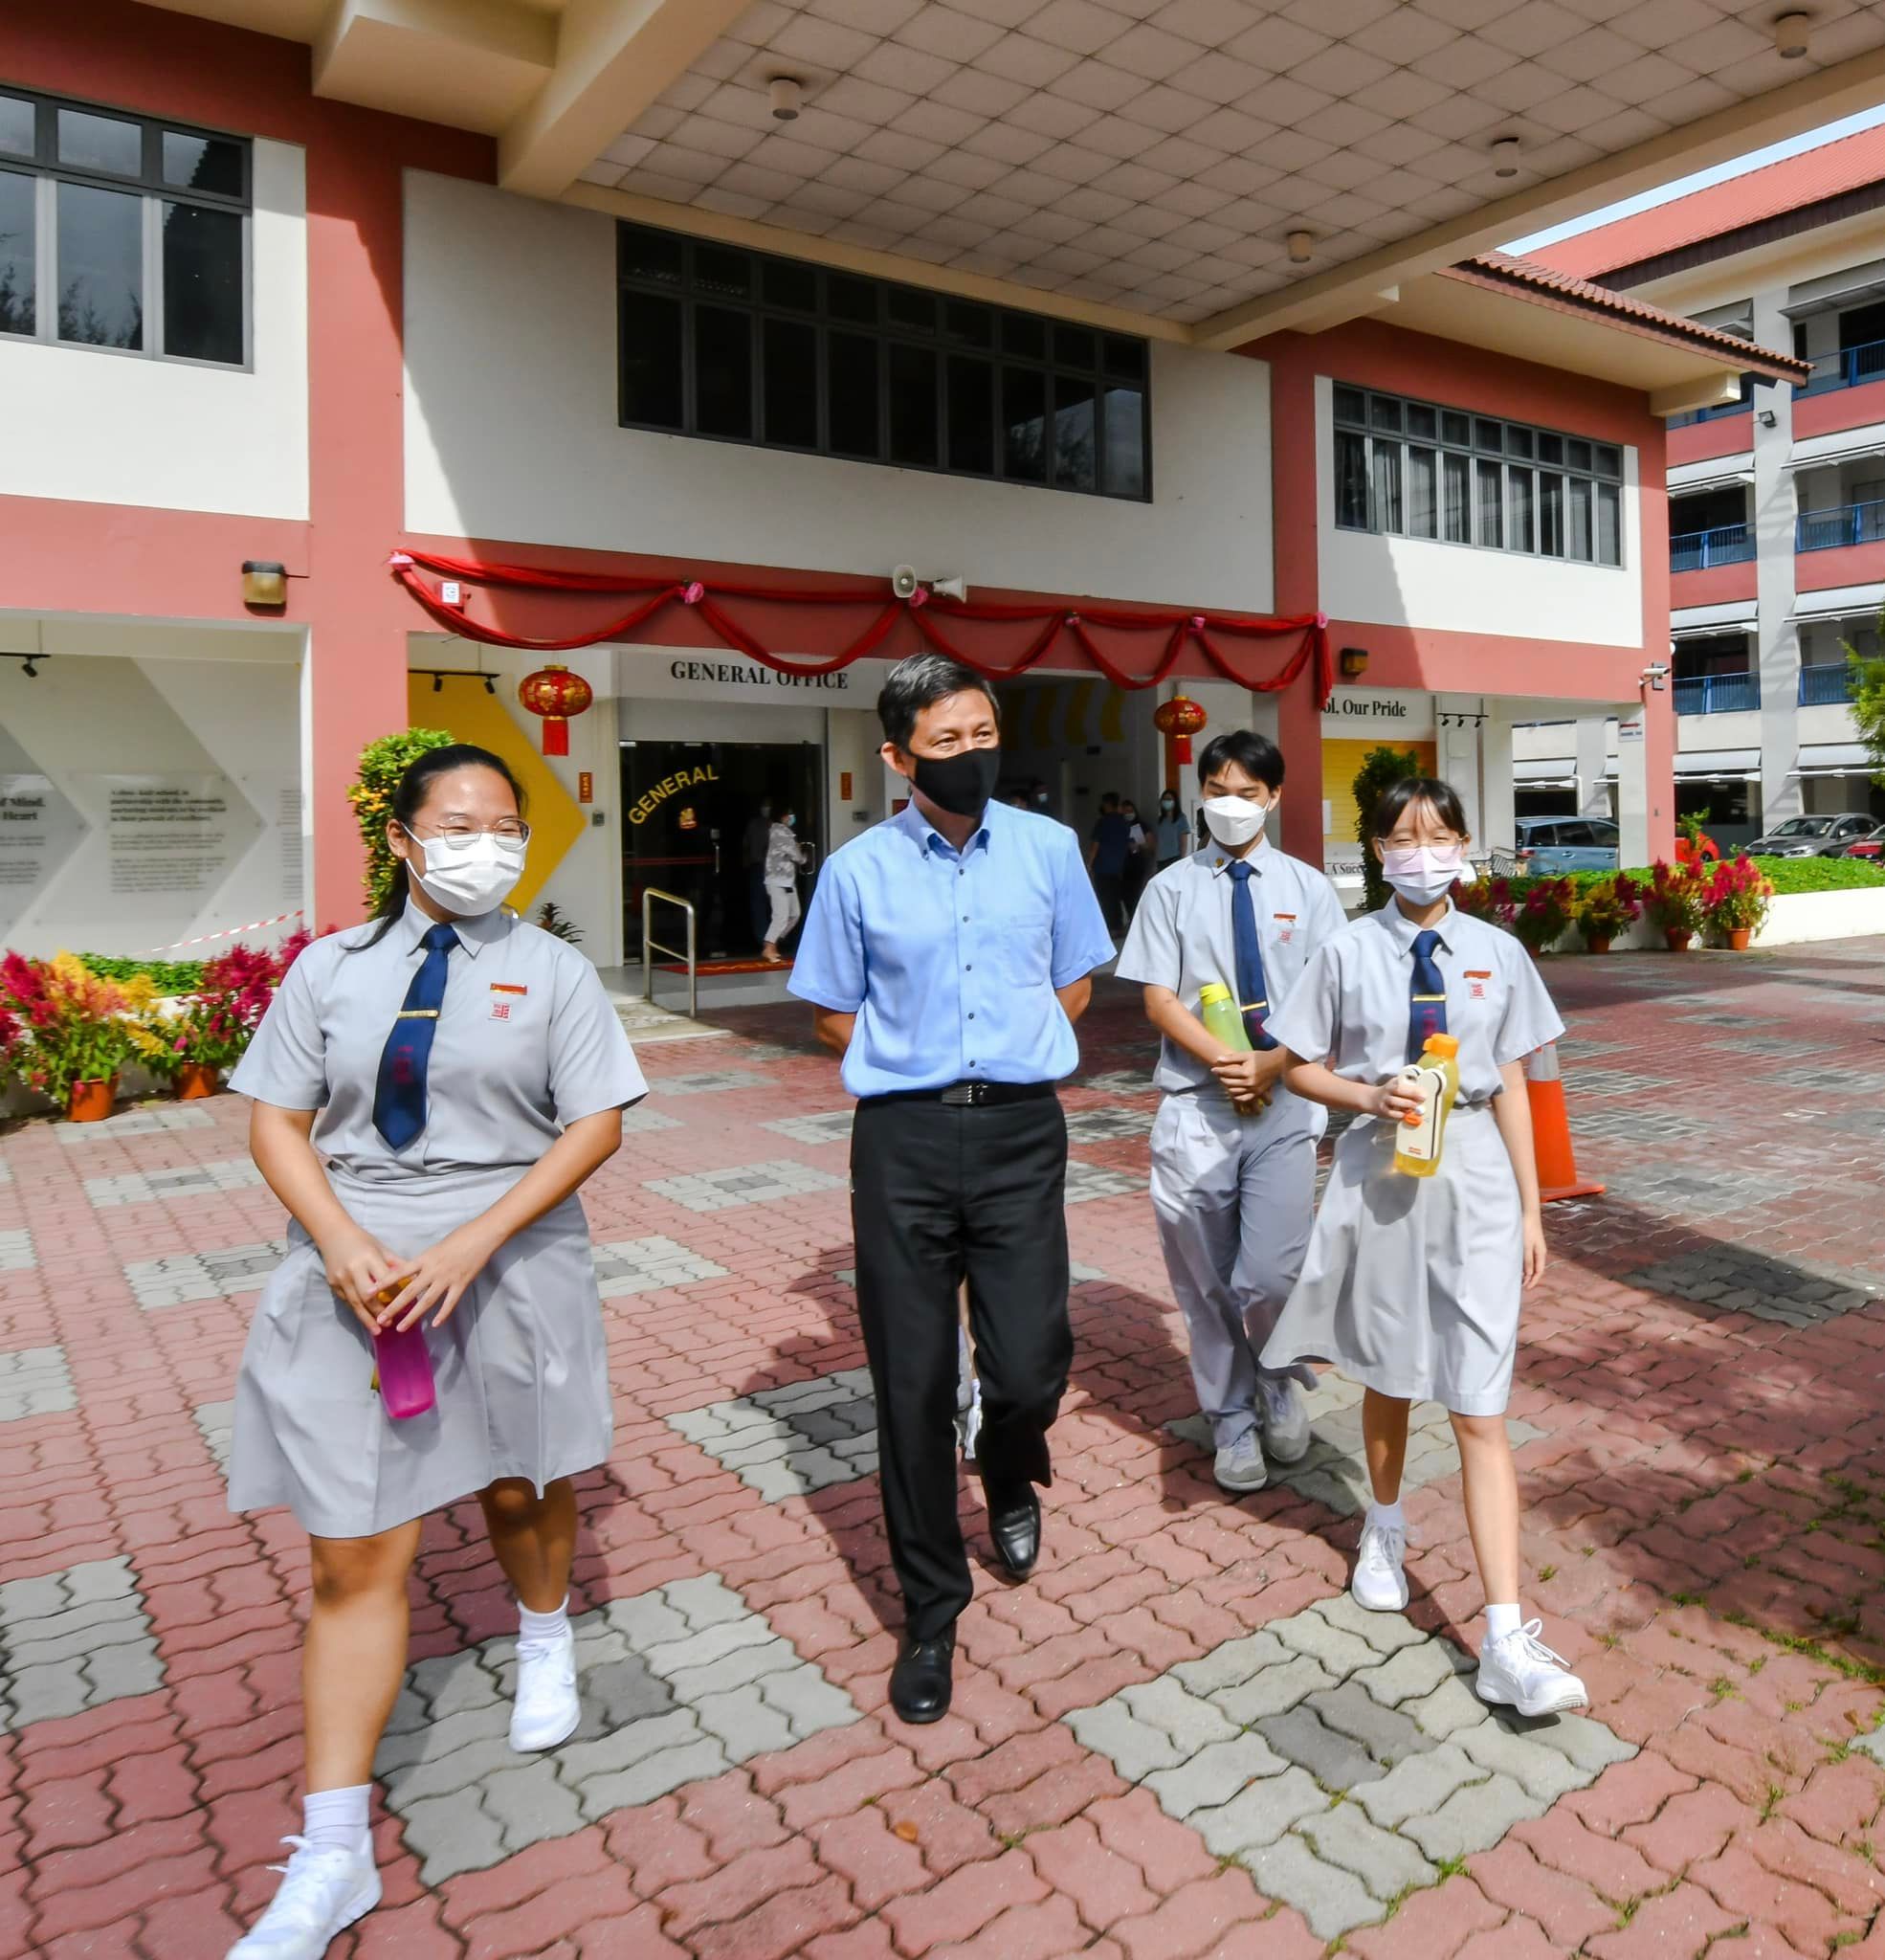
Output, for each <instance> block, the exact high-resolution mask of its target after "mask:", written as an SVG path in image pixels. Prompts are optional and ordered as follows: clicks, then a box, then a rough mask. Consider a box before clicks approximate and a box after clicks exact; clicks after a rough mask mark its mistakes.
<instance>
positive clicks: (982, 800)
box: [910, 748, 1002, 816]
mask: <svg viewBox="0 0 1885 1960" xmlns="http://www.w3.org/2000/svg"><path fill="white" fill-rule="evenodd" d="M912 760H913V761H914V762H915V763H916V766H917V772H916V774H915V775H914V776H912V777H911V779H910V780H911V781H912V782H913V783H914V784H915V785H916V786H917V788H918V789H919V790H920V791H922V793H923V794H924V795H925V796H927V797H928V798H929V800H930V801H931V802H932V803H933V804H935V806H936V807H937V809H938V810H946V811H947V812H948V813H949V814H950V815H951V816H980V815H981V814H982V813H983V811H984V810H985V809H986V808H987V803H988V798H989V797H990V796H992V795H993V794H994V793H995V779H996V778H997V777H998V776H999V775H1000V774H1001V772H1002V752H1001V750H1000V749H999V748H965V749H964V750H963V751H962V752H961V753H960V754H959V755H942V756H935V755H919V756H914V757H912Z"/></svg>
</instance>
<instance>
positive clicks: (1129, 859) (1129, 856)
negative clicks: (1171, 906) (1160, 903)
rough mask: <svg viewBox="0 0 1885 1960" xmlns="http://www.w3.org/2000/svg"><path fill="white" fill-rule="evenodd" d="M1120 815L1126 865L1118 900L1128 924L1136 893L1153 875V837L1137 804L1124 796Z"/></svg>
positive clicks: (1137, 898) (1136, 906)
mask: <svg viewBox="0 0 1885 1960" xmlns="http://www.w3.org/2000/svg"><path fill="white" fill-rule="evenodd" d="M1120 815H1121V816H1122V817H1124V818H1125V820H1126V868H1125V876H1124V878H1123V879H1122V880H1120V904H1121V906H1122V907H1123V909H1124V912H1125V918H1126V924H1128V925H1130V924H1132V915H1133V913H1134V912H1135V911H1136V910H1137V909H1138V906H1139V895H1140V893H1141V892H1142V891H1143V890H1144V889H1145V881H1146V880H1147V879H1149V878H1150V877H1151V876H1152V856H1151V853H1152V839H1151V838H1150V837H1149V836H1148V835H1146V831H1145V826H1144V825H1143V824H1142V823H1141V822H1140V820H1139V805H1138V804H1136V803H1134V802H1133V801H1132V800H1131V799H1130V798H1127V799H1126V800H1125V801H1124V802H1122V803H1121V804H1120Z"/></svg>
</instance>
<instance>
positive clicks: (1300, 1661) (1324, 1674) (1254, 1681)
mask: <svg viewBox="0 0 1885 1960" xmlns="http://www.w3.org/2000/svg"><path fill="white" fill-rule="evenodd" d="M1334 1685H1335V1676H1334V1675H1332V1674H1331V1673H1329V1671H1328V1669H1327V1668H1325V1667H1324V1666H1323V1665H1322V1664H1321V1662H1320V1661H1319V1660H1312V1659H1310V1658H1309V1656H1308V1655H1306V1654H1297V1655H1296V1656H1294V1657H1293V1658H1292V1659H1288V1660H1286V1661H1284V1662H1283V1664H1282V1665H1281V1666H1280V1667H1266V1668H1264V1669H1262V1670H1261V1671H1260V1672H1258V1673H1256V1674H1253V1675H1252V1676H1251V1678H1250V1680H1249V1681H1246V1682H1238V1683H1237V1685H1236V1686H1235V1687H1229V1688H1219V1689H1218V1690H1217V1691H1216V1692H1215V1693H1214V1694H1212V1695H1211V1696H1210V1697H1209V1699H1210V1702H1211V1703H1212V1704H1213V1705H1214V1706H1215V1707H1218V1708H1221V1709H1222V1710H1223V1711H1224V1713H1225V1714H1226V1715H1228V1716H1229V1717H1230V1718H1231V1721H1232V1722H1235V1723H1238V1724H1239V1725H1241V1726H1249V1725H1250V1724H1252V1723H1253V1722H1261V1721H1262V1720H1263V1718H1264V1717H1265V1716H1267V1715H1280V1714H1281V1713H1282V1712H1283V1710H1284V1709H1286V1708H1294V1707H1295V1706H1296V1704H1297V1703H1298V1702H1300V1701H1302V1700H1303V1699H1304V1698H1305V1697H1306V1696H1309V1695H1313V1694H1314V1693H1315V1692H1316V1691H1317V1689H1319V1688H1332V1687H1334Z"/></svg>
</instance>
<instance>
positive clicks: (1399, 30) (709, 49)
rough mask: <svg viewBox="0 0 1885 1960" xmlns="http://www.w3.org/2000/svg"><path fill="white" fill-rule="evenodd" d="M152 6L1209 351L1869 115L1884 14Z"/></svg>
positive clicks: (511, 131)
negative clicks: (1799, 32)
mask: <svg viewBox="0 0 1885 1960" xmlns="http://www.w3.org/2000/svg"><path fill="white" fill-rule="evenodd" d="M168 4H171V5H173V6H175V7H177V8H179V9H180V10H181V11H188V12H192V13H200V14H208V15H211V16H213V17H215V18H219V19H224V20H229V21H231V22H233V23H238V24H240V25H243V26H247V27H252V28H260V29H262V30H263V31H264V32H271V33H280V34H284V35H288V36H290V37H292V38H296V39H300V40H304V41H306V42H308V43H309V44H310V45H311V46H312V48H313V50H314V77H315V86H316V89H317V91H318V92H320V93H322V94H326V95H330V96H336V97H339V98H342V99H344V100H356V101H362V102H366V103H368V104H370V105H372V106H375V107H382V108H388V109H398V110H402V111H404V112H405V113H409V114H417V115H422V116H425V117H428V118H431V119H432V120H434V121H439V122H445V123H455V124H456V125H458V126H462V127H468V128H476V129H480V130H484V131H487V132H489V133H492V134H494V135H496V136H498V137H499V157H500V178H501V180H502V181H503V182H504V183H505V184H506V185H507V186H509V187H510V188H512V189H519V190H523V191H527V192H530V193H533V194H536V195H540V196H553V197H554V196H565V195H571V194H574V195H578V196H581V197H582V198H583V199H584V201H586V202H591V203H595V202H605V201H606V199H607V196H608V194H610V193H613V194H614V195H616V196H617V197H619V198H621V199H622V205H621V208H623V209H632V210H634V211H635V212H636V213H637V214H638V215H641V216H643V217H649V216H656V217H658V215H659V214H660V213H662V212H666V213H668V214H669V215H670V216H671V217H672V219H673V221H675V222H676V223H678V224H682V225H684V226H690V227H712V228H716V229H721V230H724V229H725V228H726V227H728V226H738V227H740V228H741V234H742V235H749V236H751V237H753V238H754V239H755V240H757V241H763V236H764V234H768V233H769V234H773V235H772V242H774V243H775V244H777V245H778V246H779V247H780V249H785V250H793V249H798V250H811V251H813V252H816V251H818V250H819V249H820V248H817V247H814V246H812V245H811V244H810V242H809V241H811V240H814V239H817V240H823V241H825V247H824V249H825V250H826V251H827V252H831V253H842V254H844V255H846V256H852V257H854V258H855V256H859V255H869V256H871V257H872V258H874V259H875V258H879V257H880V258H882V259H883V260H885V261H894V262H896V263H898V264H899V265H901V267H902V268H903V269H904V271H905V274H906V276H909V277H916V278H921V277H924V276H925V268H934V269H936V270H935V273H934V274H932V275H931V276H932V277H942V278H949V277H952V276H953V277H955V278H964V277H975V278H989V279H996V280H1000V281H1002V282H1004V283H1008V284H1012V285H1015V286H1019V287H1023V288H1031V289H1033V290H1034V291H1036V292H1038V293H1043V294H1053V295H1058V296H1060V298H1061V299H1062V301H1064V302H1066V303H1067V304H1068V305H1070V306H1077V307H1081V308H1087V309H1095V310H1098V309H1104V310H1105V311H1106V312H1107V313H1108V314H1119V315H1128V316H1138V317H1140V318H1141V319H1142V321H1143V322H1144V323H1147V324H1148V325H1150V324H1152V323H1163V324H1164V327H1165V329H1166V330H1167V331H1170V330H1171V329H1172V328H1174V327H1175V328H1176V329H1178V331H1177V332H1176V334H1174V336H1173V337H1176V338H1185V339H1196V340H1199V341H1202V342H1205V343H1207V344H1209V345H1235V344H1237V343H1239V342H1241V341H1247V340H1249V339H1251V338H1252V337H1253V336H1254V335H1256V334H1259V333H1263V332H1267V331H1272V330H1275V329H1277V328H1281V327H1290V326H1300V327H1311V328H1313V327H1316V326H1319V325H1326V324H1328V323H1331V322H1332V321H1333V320H1336V319H1340V318H1344V317H1353V316H1354V315H1355V314H1357V313H1362V312H1366V311H1370V310H1373V308H1374V307H1375V306H1377V305H1378V304H1379V303H1380V301H1379V299H1378V298H1377V295H1378V294H1379V293H1380V292H1381V291H1382V290H1383V289H1384V288H1386V287H1390V286H1392V285H1394V284H1396V283H1397V282H1398V281H1399V280H1400V279H1402V278H1412V277H1417V276H1418V275H1420V274H1422V273H1427V272H1431V271H1434V270H1436V269H1437V268H1438V267H1440V266H1442V265H1445V264H1448V263H1451V262H1453V261H1454V260H1457V259H1460V258H1463V257H1467V256H1471V255H1473V254H1475V253H1477V252H1480V251H1483V250H1485V249H1487V248H1488V247H1492V246H1497V245H1500V244H1503V243H1504V242H1506V241H1507V240H1509V239H1510V238H1512V237H1513V236H1515V235H1519V234H1522V233H1524V232H1525V231H1527V230H1530V229H1535V228H1537V227H1539V226H1541V225H1544V224H1548V223H1552V222H1556V221H1558V220H1561V219H1563V218H1564V217H1568V216H1574V215H1577V214H1580V213H1581V212H1586V211H1589V210H1593V209H1596V208H1598V207H1599V206H1601V205H1603V204H1605V203H1607V202H1609V201H1611V200H1613V199H1614V198H1616V197H1619V196H1623V195H1627V194H1629V193H1630V192H1631V191H1634V190H1639V189H1646V188H1650V187H1651V186H1652V185H1655V184H1659V183H1662V182H1666V181H1668V179H1670V178H1671V177H1673V176H1675V175H1678V174H1680V173H1681V172H1682V171H1684V170H1687V169H1691V168H1695V167H1699V166H1702V165H1705V164H1708V163H1713V162H1718V161H1721V160H1724V159H1726V158H1728V157H1730V156H1733V155H1736V154H1740V153H1742V152H1744V151H1746V150H1748V149H1750V148H1752V147H1755V146H1757V145H1760V144H1763V143H1765V142H1769V141H1772V140H1774V139H1775V138H1777V137H1780V136H1785V135H1788V134H1792V133H1795V132H1797V131H1800V130H1804V129H1807V128H1811V127H1814V126H1816V125H1817V124H1819V123H1823V122H1825V121H1827V120H1828V119H1829V118H1830V117H1832V116H1836V115H1840V114H1844V113H1847V112H1848V111H1850V110H1852V109H1856V108H1860V107H1865V106H1870V105H1871V104H1873V103H1874V102H1875V101H1877V100H1880V99H1881V97H1885V6H1880V5H1877V4H1873V0H1807V11H1809V13H1810V15H1811V22H1812V25H1811V34H1810V45H1809V49H1808V52H1807V54H1806V55H1805V56H1801V57H1799V58H1795V59H1790V60H1789V59H1784V58H1783V57H1782V56H1780V54H1779V53H1778V52H1777V51H1776V48H1775V45H1774V33H1773V27H1772V22H1773V19H1774V16H1775V15H1776V14H1777V13H1778V12H1780V11H1784V10H1783V8H1782V6H1781V5H1780V4H1779V0H752V4H743V0H453V4H451V5H449V6H448V5H445V4H443V0H168ZM780 75H787V76H792V77H795V78H799V79H800V80H801V82H802V83H803V86H804V97H805V100H804V105H803V108H802V112H801V113H800V115H799V116H798V118H797V119H796V120H795V121H793V122H790V123H778V122H775V121H774V120H773V118H772V116H771V113H770V108H769V105H768V100H767V95H766V88H767V84H768V82H769V80H770V79H771V78H773V77H775V76H780ZM1508 137H1509V138H1516V139H1517V140H1518V144H1519V149H1518V153H1517V156H1516V159H1508V158H1501V159H1500V160H1499V161H1500V163H1501V164H1503V163H1507V162H1516V165H1517V174H1516V175H1513V176H1500V175H1498V174H1497V166H1496V163H1495V159H1494V157H1493V155H1492V148H1491V146H1492V145H1493V143H1494V142H1495V141H1496V140H1499V139H1503V138H1508ZM747 227H751V228H752V231H751V233H750V234H748V233H747V232H746V231H745V228H747ZM1293 232H1306V233H1307V234H1309V238H1308V242H1307V246H1306V251H1307V256H1306V258H1303V259H1301V260H1300V261H1293V259H1292V257H1291V252H1290V245H1289V235H1290V234H1291V233H1293ZM795 241H796V243H795ZM1297 249H1298V251H1301V250H1303V249H1304V248H1303V247H1302V246H1300V245H1298V248H1297Z"/></svg>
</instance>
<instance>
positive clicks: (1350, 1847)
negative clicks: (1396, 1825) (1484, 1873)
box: [1296, 1803, 1440, 1900]
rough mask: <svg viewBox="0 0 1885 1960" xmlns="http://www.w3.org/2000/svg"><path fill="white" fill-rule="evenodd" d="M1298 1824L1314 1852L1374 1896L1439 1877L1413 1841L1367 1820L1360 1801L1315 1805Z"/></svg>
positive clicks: (1398, 1891)
mask: <svg viewBox="0 0 1885 1960" xmlns="http://www.w3.org/2000/svg"><path fill="white" fill-rule="evenodd" d="M1296 1828H1297V1831H1298V1832H1299V1833H1300V1834H1301V1835H1302V1836H1303V1837H1304V1838H1307V1839H1308V1841H1309V1843H1310V1845H1311V1846H1312V1848H1313V1849H1314V1850H1315V1853H1316V1855H1317V1857H1318V1858H1320V1859H1323V1860H1326V1861H1327V1862H1328V1863H1330V1864H1337V1865H1340V1866H1341V1867H1342V1870H1343V1871H1346V1872H1352V1873H1354V1875H1355V1876H1356V1877H1357V1878H1358V1879H1360V1880H1361V1882H1362V1883H1363V1884H1364V1885H1365V1886H1366V1887H1367V1889H1368V1891H1369V1892H1370V1893H1372V1894H1373V1896H1374V1897H1375V1898H1377V1899H1381V1900H1388V1899H1395V1898H1398V1897H1399V1896H1400V1894H1401V1893H1403V1892H1405V1891H1407V1890H1408V1887H1409V1886H1413V1885H1432V1884H1437V1883H1438V1882H1439V1879H1440V1874H1439V1873H1438V1872H1437V1871H1435V1870H1434V1868H1433V1867H1432V1866H1431V1865H1430V1864H1429V1863H1428V1861H1427V1860H1426V1859H1425V1858H1424V1857H1422V1856H1421V1854H1420V1852H1419V1850H1418V1849H1417V1848H1416V1847H1415V1846H1414V1845H1412V1844H1409V1843H1408V1840H1407V1839H1406V1838H1403V1837H1399V1836H1397V1835H1396V1834H1395V1833H1394V1832H1392V1831H1384V1830H1383V1829H1382V1828H1381V1826H1380V1825H1379V1824H1373V1823H1370V1822H1369V1821H1368V1818H1367V1815H1366V1814H1365V1813H1364V1811H1363V1809H1362V1807H1361V1806H1360V1805H1359V1804H1353V1803H1339V1804H1337V1805H1335V1806H1334V1807H1333V1809H1330V1810H1326V1811H1318V1812H1317V1813H1316V1814H1315V1815H1312V1816H1306V1817H1304V1818H1303V1819H1302V1821H1301V1822H1300V1823H1299V1824H1297V1827H1296Z"/></svg>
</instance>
